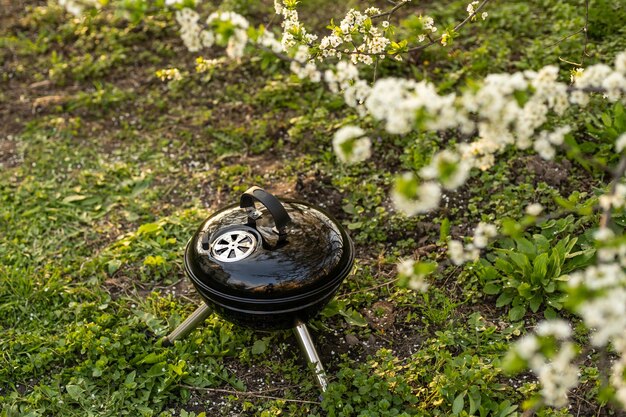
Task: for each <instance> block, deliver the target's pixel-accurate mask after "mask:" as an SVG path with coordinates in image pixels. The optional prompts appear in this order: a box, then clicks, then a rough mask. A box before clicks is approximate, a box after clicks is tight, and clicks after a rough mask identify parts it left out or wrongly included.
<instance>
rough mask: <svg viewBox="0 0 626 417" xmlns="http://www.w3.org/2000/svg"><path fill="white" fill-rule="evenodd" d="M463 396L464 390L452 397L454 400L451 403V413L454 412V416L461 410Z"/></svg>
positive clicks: (463, 403) (463, 402)
mask: <svg viewBox="0 0 626 417" xmlns="http://www.w3.org/2000/svg"><path fill="white" fill-rule="evenodd" d="M463 397H465V392H463V393H461V394H459V395H457V396H456V398H455V399H454V402H453V403H452V414H454V415H455V416H456V415H458V414H459V413H460V412H461V411H463V406H464V405H465V401H464V400H463Z"/></svg>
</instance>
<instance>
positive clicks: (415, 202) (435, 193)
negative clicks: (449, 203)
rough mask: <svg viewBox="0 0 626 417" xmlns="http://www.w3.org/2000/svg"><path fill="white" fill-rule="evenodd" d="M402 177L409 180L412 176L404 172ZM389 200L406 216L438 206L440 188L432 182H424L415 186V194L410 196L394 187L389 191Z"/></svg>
mask: <svg viewBox="0 0 626 417" xmlns="http://www.w3.org/2000/svg"><path fill="white" fill-rule="evenodd" d="M403 178H404V180H405V181H410V180H412V179H413V178H414V176H413V174H411V173H405V174H404V175H403ZM391 200H392V201H393V203H394V206H395V207H396V208H397V209H398V210H399V211H401V212H402V213H404V214H406V215H407V216H413V215H415V214H418V213H426V212H428V211H430V210H432V209H434V208H436V207H438V206H439V201H440V200H441V188H440V187H439V185H437V184H436V183H434V182H425V183H422V184H421V185H419V186H418V187H417V190H416V193H415V195H412V196H408V195H405V194H404V193H402V192H399V191H398V190H397V189H394V190H393V191H392V193H391Z"/></svg>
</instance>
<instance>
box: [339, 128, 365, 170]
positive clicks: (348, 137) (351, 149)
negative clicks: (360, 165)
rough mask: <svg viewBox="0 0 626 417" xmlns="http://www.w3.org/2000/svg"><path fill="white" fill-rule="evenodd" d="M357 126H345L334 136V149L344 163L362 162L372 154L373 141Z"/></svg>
mask: <svg viewBox="0 0 626 417" xmlns="http://www.w3.org/2000/svg"><path fill="white" fill-rule="evenodd" d="M364 135H365V131H364V130H363V129H361V128H360V127H357V126H344V127H342V128H341V129H339V130H338V131H337V132H336V133H335V136H334V138H333V149H334V151H335V153H336V154H337V157H338V158H339V159H340V160H341V161H342V162H344V163H349V164H351V163H355V162H361V161H364V160H366V159H368V158H369V157H370V156H371V147H372V141H371V140H370V138H368V137H365V136H364Z"/></svg>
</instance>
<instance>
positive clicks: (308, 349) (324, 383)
mask: <svg viewBox="0 0 626 417" xmlns="http://www.w3.org/2000/svg"><path fill="white" fill-rule="evenodd" d="M293 332H294V333H295V335H296V339H298V344H299V345H300V348H301V349H302V352H304V355H305V356H306V360H307V361H308V362H309V363H310V364H311V365H313V367H314V368H315V377H316V379H317V384H318V385H319V387H320V389H321V390H322V392H326V387H328V380H327V379H326V372H325V371H324V367H323V366H322V361H320V358H319V356H318V355H317V351H316V350H315V345H314V344H313V340H312V339H311V335H310V334H309V330H308V329H307V328H306V324H304V323H303V322H302V321H300V320H297V321H296V327H294V328H293Z"/></svg>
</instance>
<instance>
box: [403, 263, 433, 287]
mask: <svg viewBox="0 0 626 417" xmlns="http://www.w3.org/2000/svg"><path fill="white" fill-rule="evenodd" d="M397 268H398V275H399V278H400V279H403V280H407V284H406V285H407V286H408V287H409V288H411V289H412V290H414V291H419V292H425V291H426V290H428V287H429V286H430V285H429V283H428V282H427V281H426V279H425V278H426V276H427V275H428V274H429V273H430V272H432V268H434V264H428V263H427V264H421V263H418V262H415V260H413V259H404V260H402V261H400V262H399V263H398V266H397Z"/></svg>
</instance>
